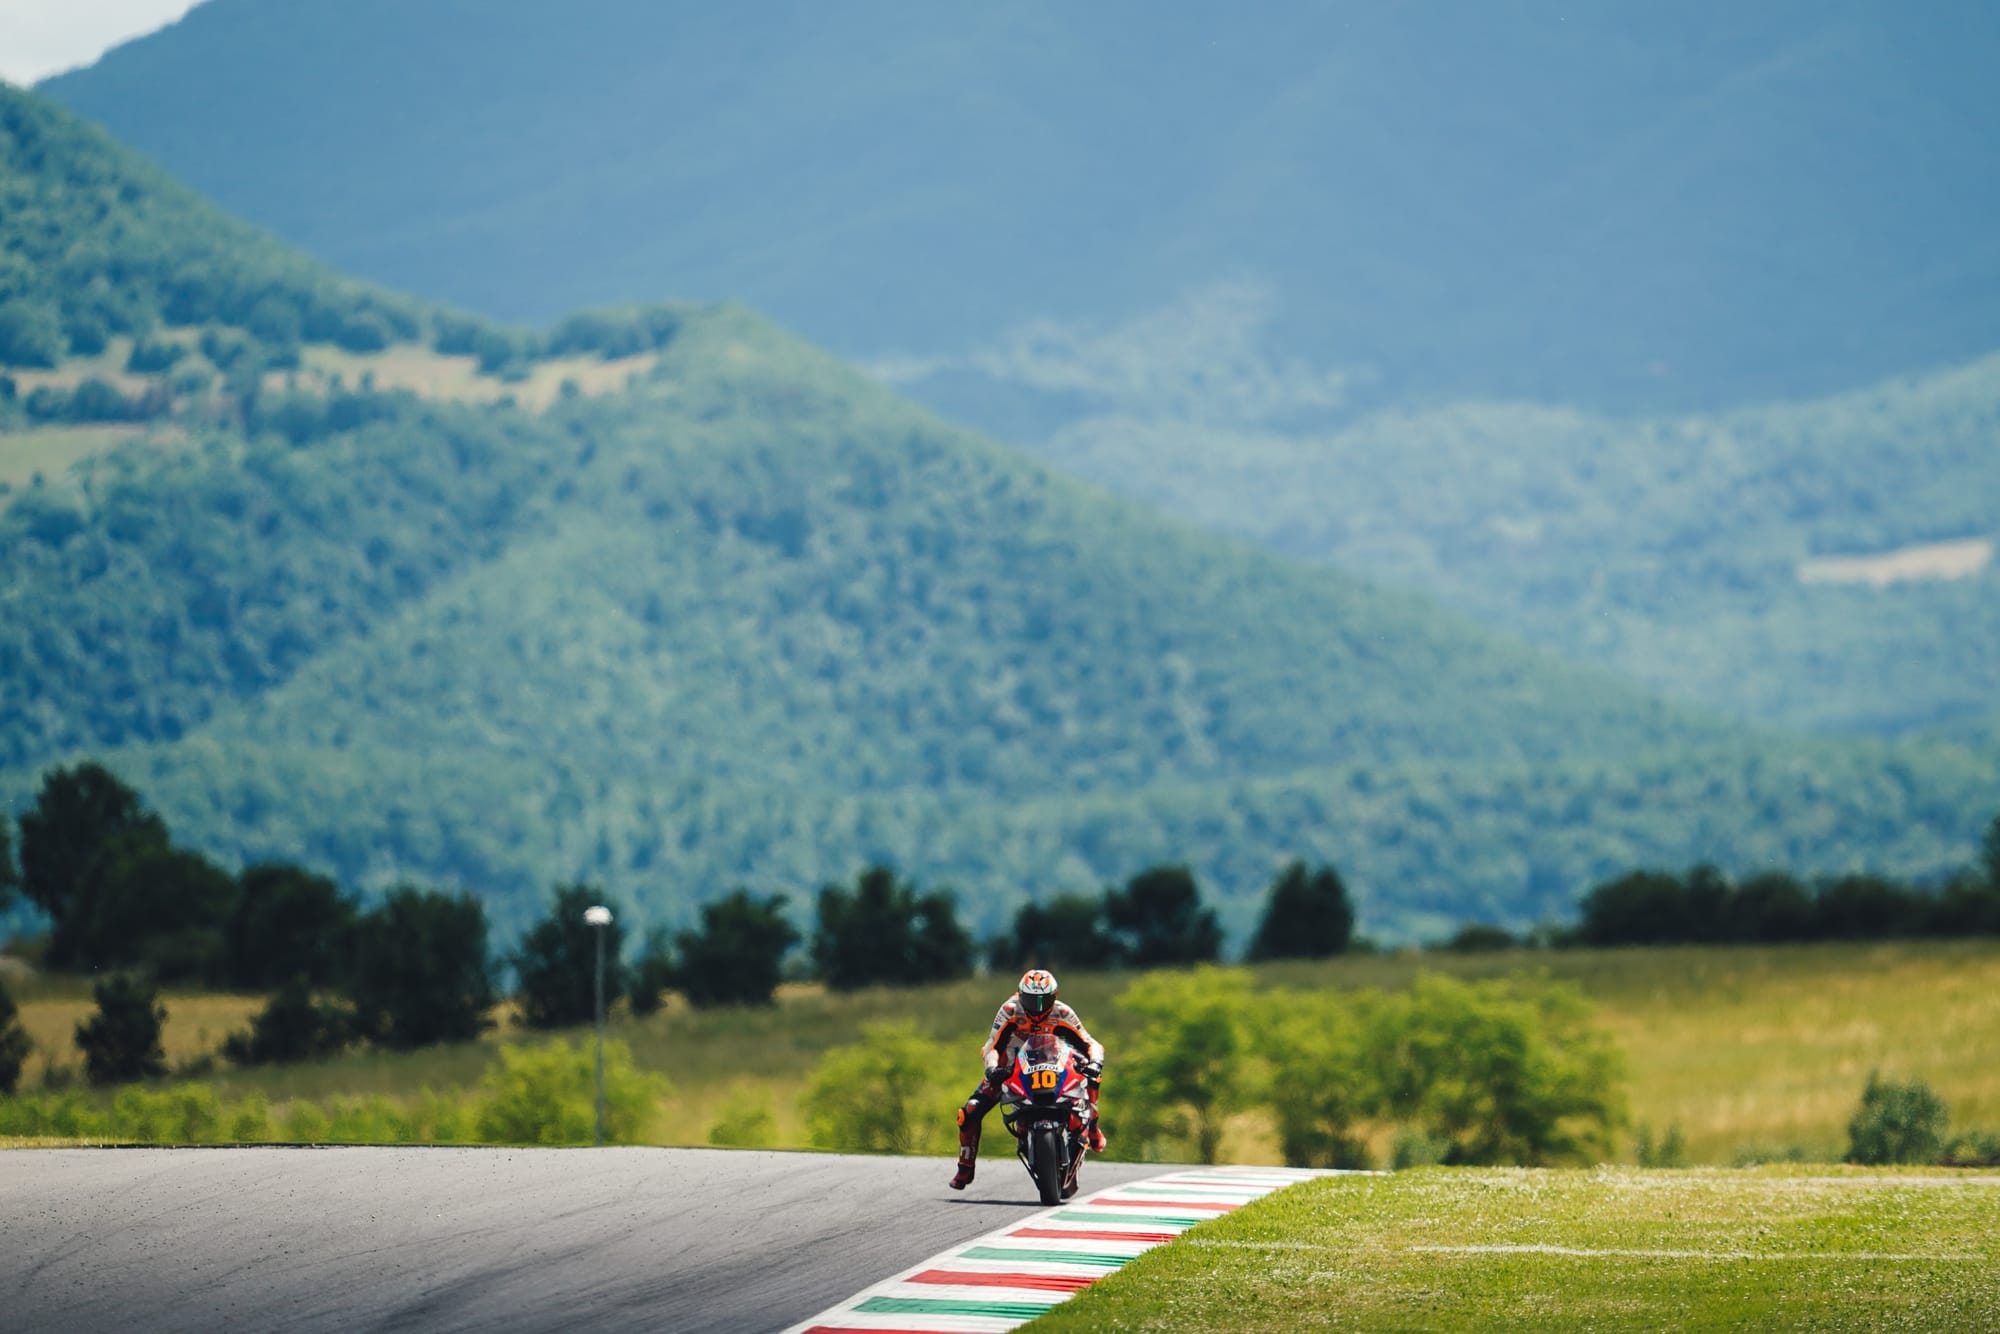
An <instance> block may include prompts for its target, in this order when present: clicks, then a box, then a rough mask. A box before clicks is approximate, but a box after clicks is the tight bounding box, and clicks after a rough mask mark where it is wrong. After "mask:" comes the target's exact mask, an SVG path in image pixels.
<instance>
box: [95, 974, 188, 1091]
mask: <svg viewBox="0 0 2000 1334" xmlns="http://www.w3.org/2000/svg"><path fill="white" fill-rule="evenodd" d="M91 994H92V995H93V996H94V997H95V998H96V1000H97V1013H95V1014H93V1015H92V1016H91V1017H90V1018H88V1019H86V1020H84V1021H83V1022H82V1023H80V1024H78V1025H77V1026H76V1045H77V1047H78V1048H80V1049H81V1050H82V1052H83V1067H84V1071H85V1073H86V1074H88V1075H89V1076H90V1082H91V1083H93V1084H96V1085H98V1086H99V1087H102V1086H104V1085H106V1084H127V1083H130V1082H132V1081H133V1080H135V1079H150V1078H153V1077H155V1076H158V1075H164V1074H165V1073H167V1053H166V1051H165V1050H164V1049H163V1048H162V1047H161V1046H160V1025H161V1024H163V1023H165V1022H166V1020H167V1007H166V1006H164V1005H161V1004H159V1003H158V999H159V998H158V996H157V995H156V993H155V992H154V990H153V984H152V983H150V982H146V981H143V980H141V979H140V978H138V977H136V976H134V975H133V974H131V973H114V974H112V975H111V976H110V977H107V978H104V979H102V980H101V981H99V982H98V983H97V985H96V986H94V987H93V988H91Z"/></svg>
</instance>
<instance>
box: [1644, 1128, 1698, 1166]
mask: <svg viewBox="0 0 2000 1334" xmlns="http://www.w3.org/2000/svg"><path fill="white" fill-rule="evenodd" d="M1632 1152H1633V1156H1634V1157H1636V1158H1637V1159H1638V1161H1639V1166H1641V1167H1686V1166H1687V1140H1686V1139H1685V1138H1683V1137H1682V1135H1681V1128H1680V1125H1679V1124H1678V1123H1675V1124H1672V1125H1669V1126H1668V1127H1667V1133H1666V1134H1664V1135H1662V1136H1660V1138H1659V1140H1658V1142H1657V1143H1656V1142H1655V1141H1654V1139H1653V1128H1652V1127H1651V1126H1646V1125H1642V1126H1640V1127H1639V1130H1638V1133H1637V1134H1636V1135H1634V1136H1633V1146H1632Z"/></svg>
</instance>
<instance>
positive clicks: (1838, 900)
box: [1744, 875, 1925, 940]
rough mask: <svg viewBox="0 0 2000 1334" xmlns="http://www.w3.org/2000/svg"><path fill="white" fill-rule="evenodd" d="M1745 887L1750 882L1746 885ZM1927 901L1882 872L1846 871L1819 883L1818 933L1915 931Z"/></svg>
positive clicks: (1848, 935)
mask: <svg viewBox="0 0 2000 1334" xmlns="http://www.w3.org/2000/svg"><path fill="white" fill-rule="evenodd" d="M1744 888H1745V889H1748V888H1749V885H1748V884H1746V885H1745V886H1744ZM1924 907H1925V905H1924V904H1923V902H1922V901H1921V900H1919V899H1918V897H1917V896H1916V895H1915V894H1913V893H1911V892H1910V891H1909V889H1907V888H1905V887H1904V886H1902V885H1899V884H1897V883H1896V882H1895V881H1893V880H1888V879H1885V878H1883V877H1882V876H1879V875H1844V876H1840V877H1839V878H1837V879H1834V880H1829V881H1827V882H1826V883H1825V884H1823V885H1821V886H1820V887H1819V896H1818V901H1817V903H1816V904H1815V906H1814V915H1815V916H1816V917H1817V918H1818V919H1819V933H1820V934H1821V935H1823V936H1827V937H1830V938H1831V939H1834V940H1887V939H1889V938H1890V937H1892V936H1906V935H1911V934H1913V933H1915V932H1916V931H1917V930H1919V929H1920V928H1921V927H1922V925H1923V919H1924Z"/></svg>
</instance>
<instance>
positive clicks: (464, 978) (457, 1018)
mask: <svg viewBox="0 0 2000 1334" xmlns="http://www.w3.org/2000/svg"><path fill="white" fill-rule="evenodd" d="M349 990H350V995H351V996H352V998H353V1000H354V1014H355V1027H356V1030H357V1031H358V1032H359V1033H360V1034H362V1035H363V1036H365V1037H367V1038H369V1039H370V1040H372V1041H374V1042H378V1043H381V1044H382V1045H383V1046H387V1047H399V1048H411V1047H425V1046H429V1045H431V1044H432V1043H435V1042H465V1041H469V1040H471V1039H473V1038H476V1037H478V1036H479V1034H480V1033H481V1032H482V1031H484V1030H485V1029H486V1028H488V1027H489V1026H490V1023H491V1021H490V1020H488V1019H487V1017H486V1012H487V1011H488V1010H490V1009H492V1008H493V999H494V997H493V970H492V961H491V960H490V959H489V958H488V956H487V951H486V909H485V908H484V907H482V906H481V905H480V902H479V900H478V899H476V898H473V897H472V896H471V895H470V894H447V893H444V892H443V891H441V890H425V889H418V888H416V887H414V886H410V885H405V886H403V887H401V888H399V889H397V890H395V891H393V892H392V893H391V894H390V895H389V896H388V897H387V898H385V899H384V900H382V902H381V903H380V904H378V905H377V906H376V907H374V908H373V909H371V910H369V911H368V912H366V913H363V914H362V916H361V920H360V921H359V922H357V923H356V924H355V932H354V960H353V973H352V981H351V983H350V988H349Z"/></svg>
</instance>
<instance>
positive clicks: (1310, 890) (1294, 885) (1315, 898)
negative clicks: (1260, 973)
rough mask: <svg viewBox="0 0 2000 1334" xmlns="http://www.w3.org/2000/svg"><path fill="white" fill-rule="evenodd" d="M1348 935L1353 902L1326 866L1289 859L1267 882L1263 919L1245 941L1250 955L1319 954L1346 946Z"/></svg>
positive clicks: (1293, 956) (1351, 931) (1286, 956)
mask: <svg viewBox="0 0 2000 1334" xmlns="http://www.w3.org/2000/svg"><path fill="white" fill-rule="evenodd" d="M1353 937H1354V905H1353V904H1352V903H1351V902H1349V901H1348V897H1347V886H1346V885H1345V884H1343V883H1341V879H1340V872H1338V871H1336V870H1334V869H1333V868H1332V867H1331V866H1321V867H1319V868H1318V869H1317V870H1314V871H1307V870H1306V864H1305V863H1304V862H1302V861H1295V862H1293V863H1292V864H1291V865H1290V866H1287V867H1286V868H1285V869H1284V870H1282V871H1280V872H1279V873H1278V878H1277V879H1276V880H1274V881H1272V882H1271V896H1270V898H1269V900H1268V901H1267V902H1266V903H1265V905H1264V920H1263V921H1262V922H1260V923H1258V925H1257V934H1256V936H1254V937H1253V938H1252V939H1251V941H1250V958H1251V960H1252V961H1253V962H1254V961H1257V960H1262V959H1324V958H1328V957H1331V956H1332V955H1335V954H1340V953H1342V952H1344V951H1345V950H1346V949H1347V943H1348V941H1350V940H1352V939H1353Z"/></svg>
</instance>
